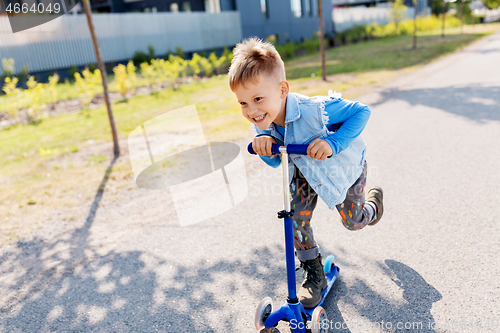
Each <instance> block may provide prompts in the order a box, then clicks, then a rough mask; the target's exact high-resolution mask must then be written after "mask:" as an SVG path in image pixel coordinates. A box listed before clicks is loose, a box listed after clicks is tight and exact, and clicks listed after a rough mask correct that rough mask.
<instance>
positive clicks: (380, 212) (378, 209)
mask: <svg viewBox="0 0 500 333" xmlns="http://www.w3.org/2000/svg"><path fill="white" fill-rule="evenodd" d="M370 190H378V191H380V194H381V195H380V203H381V205H380V206H381V207H378V206H377V218H376V219H375V220H373V221H372V222H371V223H370V224H368V225H371V226H374V225H375V224H377V223H378V221H380V219H381V218H382V215H384V191H383V190H382V188H381V187H373V188H371V189H370Z"/></svg>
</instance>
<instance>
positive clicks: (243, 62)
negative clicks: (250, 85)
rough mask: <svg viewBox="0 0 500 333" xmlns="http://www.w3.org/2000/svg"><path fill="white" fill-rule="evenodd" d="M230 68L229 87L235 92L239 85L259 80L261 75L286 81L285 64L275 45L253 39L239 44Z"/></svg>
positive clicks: (234, 51) (235, 49)
mask: <svg viewBox="0 0 500 333" xmlns="http://www.w3.org/2000/svg"><path fill="white" fill-rule="evenodd" d="M233 54H234V56H233V60H232V61H231V67H230V68H229V87H230V88H231V90H233V91H234V88H235V87H236V86H237V85H238V84H240V83H241V84H243V85H245V83H246V82H248V81H253V80H256V79H258V78H259V77H260V76H261V75H268V76H273V77H274V78H276V80H279V81H278V83H279V82H281V81H285V80H286V76H285V64H284V63H283V60H281V57H280V54H279V53H278V51H276V49H275V48H274V46H273V44H271V43H268V42H264V41H262V39H260V38H257V37H252V38H250V39H245V40H244V41H242V42H241V43H238V44H237V45H236V47H235V48H234V50H233Z"/></svg>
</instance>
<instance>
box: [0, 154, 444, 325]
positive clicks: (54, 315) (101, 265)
mask: <svg viewBox="0 0 500 333" xmlns="http://www.w3.org/2000/svg"><path fill="white" fill-rule="evenodd" d="M113 165H114V161H112V162H111V164H110V165H109V167H108V169H107V170H106V173H105V175H104V177H103V180H102V182H101V184H100V186H99V188H98V190H97V193H96V196H95V198H94V201H93V204H92V205H91V208H90V212H89V214H88V216H87V218H86V220H85V223H84V224H83V226H82V227H81V228H78V229H76V230H72V231H64V232H60V233H59V234H58V235H55V236H54V237H53V238H52V239H53V240H43V239H40V238H34V239H33V240H32V241H23V240H20V241H18V242H17V249H15V250H14V251H12V253H8V252H3V253H2V254H1V255H0V272H1V276H0V290H1V291H2V293H1V296H0V330H1V331H3V332H54V331H71V332H155V331H159V332H176V333H177V332H241V331H242V329H241V325H243V324H244V323H246V324H245V325H246V326H249V325H250V324H249V323H251V321H252V320H253V311H255V308H254V306H256V305H257V302H255V304H248V302H247V301H245V296H247V297H248V295H251V297H252V298H253V299H257V300H260V299H262V298H264V297H266V296H270V297H272V298H273V299H276V298H281V297H283V299H282V300H280V302H278V303H279V304H281V302H282V301H284V296H285V295H282V293H283V290H284V288H285V286H286V274H285V267H284V261H283V260H276V258H277V257H282V256H283V253H284V249H283V247H282V246H280V245H275V246H272V247H267V246H264V247H257V248H254V249H253V251H252V252H251V253H248V252H247V257H246V258H247V259H246V260H245V261H244V262H243V261H241V260H239V259H237V260H230V259H218V260H213V259H212V258H210V261H208V260H207V258H199V259H196V258H195V259H194V260H191V261H189V262H179V261H178V260H176V259H177V258H175V251H173V253H172V254H169V255H166V256H165V255H163V256H160V255H156V254H154V253H152V252H151V251H139V250H131V251H117V250H109V251H104V252H103V251H101V248H100V246H95V245H91V244H90V243H91V237H90V235H91V227H92V225H93V223H94V219H95V215H96V211H97V209H98V207H99V203H100V200H101V197H102V190H103V188H104V186H105V184H106V182H107V179H108V176H109V174H110V172H111V169H112V167H113ZM183 230H188V229H183ZM342 251H343V252H346V251H347V252H348V250H346V249H342ZM327 255H328V254H327V253H325V257H326V256H327ZM338 263H339V265H341V266H343V267H346V266H345V265H348V263H345V265H344V263H342V262H338ZM381 269H383V270H384V271H386V272H387V274H388V275H389V276H390V278H391V279H392V280H393V281H394V282H395V283H396V284H398V285H399V286H400V287H401V288H403V289H404V292H403V297H404V299H405V300H406V301H407V302H408V303H405V304H403V305H401V306H399V307H394V306H393V305H391V303H390V302H389V300H387V299H385V298H384V297H382V296H380V295H378V294H377V293H376V292H375V291H373V290H372V289H371V288H370V287H368V286H367V285H366V284H365V283H364V282H363V281H361V280H359V281H356V282H355V284H354V288H351V289H348V287H347V284H346V282H344V281H343V279H342V271H341V277H340V278H339V280H338V281H337V282H336V283H335V285H334V287H333V288H332V291H331V292H330V294H329V295H328V297H327V299H326V302H325V304H324V307H325V309H326V311H327V313H328V317H329V319H330V320H331V321H333V322H339V323H341V324H342V323H344V324H345V325H344V327H346V329H344V331H346V332H350V330H349V328H348V327H351V329H352V326H346V325H347V324H349V325H352V323H351V322H350V321H349V320H348V319H349V318H344V315H343V314H342V312H341V311H340V309H339V306H338V303H339V302H340V301H341V302H344V303H351V304H353V305H354V306H355V308H356V309H357V310H358V311H359V313H360V314H361V315H362V316H363V317H365V318H368V320H371V321H379V318H380V317H381V316H382V317H383V318H384V320H393V321H396V320H398V321H403V320H422V321H423V320H424V319H426V320H428V321H432V316H431V314H430V308H431V306H432V303H433V302H435V301H436V300H438V299H439V298H440V295H439V293H438V292H437V291H435V289H434V288H432V286H430V285H428V284H427V283H426V282H425V281H424V279H423V278H422V277H421V276H420V275H419V274H418V273H417V272H415V271H414V270H412V269H411V268H409V267H407V266H405V265H404V264H401V263H398V262H396V261H390V260H387V261H386V265H385V266H384V265H382V266H381ZM300 275H301V272H300V271H299V272H297V276H296V277H297V281H298V282H299V283H300V281H301V278H300ZM349 284H351V283H349ZM354 295H358V296H361V297H362V298H364V299H366V302H365V303H364V304H359V303H358V297H355V296H354ZM421 295H425V297H421ZM253 302H254V301H253V300H252V302H251V303H253ZM279 304H276V303H275V305H276V306H278V305H279ZM245 307H247V308H248V307H250V308H251V312H252V313H251V314H248V313H244V311H243V310H242V309H244V308H245ZM242 311H243V313H242ZM242 316H244V318H242ZM242 322H243V324H242ZM252 326H253V325H252ZM283 327H285V328H283ZM265 332H273V333H279V332H282V333H283V332H289V329H288V325H287V324H280V326H279V327H278V328H273V329H270V330H265Z"/></svg>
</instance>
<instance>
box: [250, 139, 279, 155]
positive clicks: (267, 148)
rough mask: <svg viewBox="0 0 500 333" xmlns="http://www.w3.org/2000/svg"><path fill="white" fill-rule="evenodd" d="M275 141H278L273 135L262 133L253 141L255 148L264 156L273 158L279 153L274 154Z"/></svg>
mask: <svg viewBox="0 0 500 333" xmlns="http://www.w3.org/2000/svg"><path fill="white" fill-rule="evenodd" d="M273 143H278V142H276V140H275V139H274V138H273V137H272V136H268V135H262V136H258V137H255V138H254V139H253V142H252V148H253V150H254V151H255V152H256V153H257V154H259V155H262V156H270V155H272V156H271V159H272V158H273V157H274V156H276V155H277V154H272V152H271V147H272V145H273Z"/></svg>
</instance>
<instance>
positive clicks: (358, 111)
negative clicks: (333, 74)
mask: <svg viewBox="0 0 500 333" xmlns="http://www.w3.org/2000/svg"><path fill="white" fill-rule="evenodd" d="M370 114H371V111H370V108H369V107H368V106H366V105H364V104H362V103H359V102H352V101H349V100H346V99H341V98H335V99H333V100H330V101H326V102H325V105H324V110H323V122H324V123H325V125H326V127H327V128H328V130H330V131H335V130H336V131H335V132H333V133H332V134H330V135H329V136H328V137H327V138H326V139H325V141H327V142H328V143H329V144H330V146H331V147H332V151H333V154H332V156H335V155H337V154H338V153H340V152H341V151H343V150H344V149H346V148H347V147H349V145H350V144H351V142H352V141H353V140H354V139H355V138H356V137H358V136H359V135H360V134H361V132H362V131H363V129H364V128H365V126H366V123H367V122H368V119H369V118H370Z"/></svg>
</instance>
